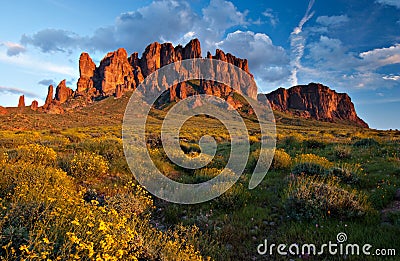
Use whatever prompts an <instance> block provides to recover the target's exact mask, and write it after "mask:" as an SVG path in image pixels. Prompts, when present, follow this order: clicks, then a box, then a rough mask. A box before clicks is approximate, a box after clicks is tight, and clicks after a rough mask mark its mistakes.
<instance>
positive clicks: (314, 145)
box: [303, 140, 326, 149]
mask: <svg viewBox="0 0 400 261" xmlns="http://www.w3.org/2000/svg"><path fill="white" fill-rule="evenodd" d="M303 144H304V146H305V147H306V148H309V149H323V148H325V146H326V145H325V143H323V142H320V141H317V140H305V141H304V142H303Z"/></svg>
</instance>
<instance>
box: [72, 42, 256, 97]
mask: <svg viewBox="0 0 400 261" xmlns="http://www.w3.org/2000/svg"><path fill="white" fill-rule="evenodd" d="M207 57H208V58H210V59H218V60H221V61H224V62H227V63H231V64H234V65H236V66H238V67H239V68H241V69H243V70H244V71H246V72H247V73H249V74H250V72H249V69H248V63H247V60H246V59H240V58H237V57H235V56H233V55H231V54H229V53H228V54H225V53H224V52H223V51H221V50H217V51H216V54H215V56H211V54H209V55H207ZM193 58H201V47H200V42H199V40H198V39H193V40H191V41H190V42H189V43H188V44H187V45H186V46H184V47H183V46H181V45H178V46H176V47H174V46H173V45H172V44H171V43H163V44H160V43H157V42H154V43H152V44H150V45H148V46H147V47H146V49H145V51H144V52H143V54H142V57H141V58H139V55H138V53H133V54H132V55H130V56H129V58H128V57H127V53H126V51H125V50H124V49H122V48H121V49H118V50H117V51H115V52H110V53H108V54H107V55H106V56H105V57H104V58H103V60H102V61H101V62H100V65H99V67H95V65H94V63H93V61H92V59H91V58H90V56H89V55H88V54H87V53H82V55H81V57H80V60H79V72H80V78H79V80H78V88H77V93H79V95H86V96H91V97H96V96H98V95H101V96H110V95H114V96H115V97H116V98H119V97H121V96H122V94H123V93H124V92H125V91H128V90H134V89H136V87H137V86H138V85H139V84H140V83H141V82H142V81H143V80H144V79H145V78H146V77H147V76H148V75H150V74H151V73H153V72H155V71H156V70H158V69H159V68H161V67H163V66H166V65H168V64H171V63H174V62H177V61H181V60H186V59H193ZM224 70H227V68H224V67H221V68H215V71H216V73H221V74H223V73H226V72H225V71H224ZM250 75H251V74H250ZM239 80H240V79H239ZM92 87H95V89H96V90H97V93H96V92H93V91H90V90H92ZM164 87H171V88H170V89H169V90H168V92H169V93H168V96H169V97H170V99H169V101H175V100H177V99H182V98H186V97H187V96H190V95H194V94H197V93H210V94H211V93H212V94H216V95H217V96H219V97H227V96H229V95H230V94H231V93H233V90H232V89H230V88H227V87H226V86H223V85H222V84H220V83H216V82H207V81H201V83H200V88H197V89H196V90H194V89H193V88H192V87H191V86H190V85H188V84H187V83H181V84H178V85H177V86H164ZM239 92H242V93H244V94H246V95H248V96H249V97H251V98H253V99H256V98H257V89H256V87H255V86H250V87H249V88H247V89H246V88H244V89H242V90H240V91H239ZM218 94H221V95H218Z"/></svg>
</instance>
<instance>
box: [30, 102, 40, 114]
mask: <svg viewBox="0 0 400 261" xmlns="http://www.w3.org/2000/svg"><path fill="white" fill-rule="evenodd" d="M38 107H39V103H38V101H37V100H33V101H32V104H31V109H32V110H34V111H36V110H37V109H38Z"/></svg>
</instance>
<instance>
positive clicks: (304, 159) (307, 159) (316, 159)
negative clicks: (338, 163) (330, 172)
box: [294, 153, 333, 168]
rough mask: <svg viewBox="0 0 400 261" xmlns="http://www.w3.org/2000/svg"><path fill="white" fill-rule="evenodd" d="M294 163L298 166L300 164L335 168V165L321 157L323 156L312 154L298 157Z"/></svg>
mask: <svg viewBox="0 0 400 261" xmlns="http://www.w3.org/2000/svg"><path fill="white" fill-rule="evenodd" d="M294 162H295V163H296V164H299V163H312V164H317V165H320V166H321V167H323V168H331V167H333V163H332V162H330V161H329V160H328V159H327V158H325V157H321V156H318V155H315V154H311V153H308V154H300V155H297V156H296V158H295V159H294Z"/></svg>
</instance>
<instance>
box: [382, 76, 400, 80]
mask: <svg viewBox="0 0 400 261" xmlns="http://www.w3.org/2000/svg"><path fill="white" fill-rule="evenodd" d="M382 78H383V79H384V80H389V81H400V75H384V76H383V77H382Z"/></svg>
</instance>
